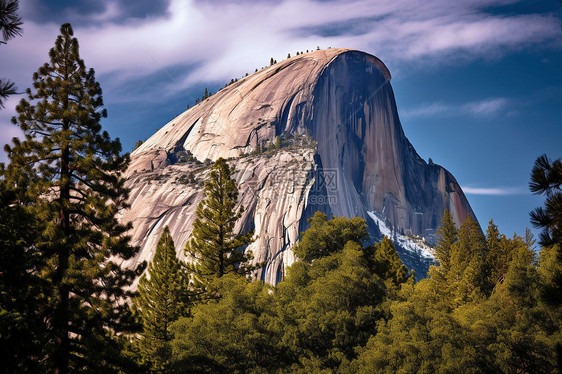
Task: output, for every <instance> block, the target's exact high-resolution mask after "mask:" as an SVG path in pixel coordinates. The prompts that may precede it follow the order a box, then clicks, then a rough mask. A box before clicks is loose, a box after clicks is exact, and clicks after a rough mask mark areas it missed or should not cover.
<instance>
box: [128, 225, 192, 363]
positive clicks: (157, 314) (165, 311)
mask: <svg viewBox="0 0 562 374" xmlns="http://www.w3.org/2000/svg"><path fill="white" fill-rule="evenodd" d="M189 304H190V295H189V275H188V273H187V268H186V266H185V265H184V264H183V263H181V262H180V261H179V260H178V259H177V257H176V249H175V246H174V241H173V240H172V236H171V235H170V230H169V228H168V226H166V227H165V228H164V231H163V232H162V236H161V237H160V240H159V241H158V245H157V246H156V252H155V253H154V257H153V258H152V261H151V263H150V265H149V267H148V274H145V275H143V276H142V277H141V279H140V281H139V287H138V296H137V297H136V298H135V299H134V305H135V308H136V310H137V313H138V315H139V317H140V319H141V321H142V325H143V332H142V334H141V335H142V337H141V340H140V349H141V352H140V354H141V356H142V358H143V359H144V361H147V362H148V363H149V364H150V366H151V368H152V369H153V370H155V371H168V370H169V368H170V361H171V357H172V356H171V354H172V352H171V345H170V341H171V331H170V325H171V324H172V322H175V321H176V320H177V319H178V318H179V317H180V316H186V315H187V314H188V312H189V306H190V305H189Z"/></svg>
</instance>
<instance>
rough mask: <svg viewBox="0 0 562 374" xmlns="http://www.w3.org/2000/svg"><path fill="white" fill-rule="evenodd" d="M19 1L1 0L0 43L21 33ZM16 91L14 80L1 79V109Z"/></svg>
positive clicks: (4, 42)
mask: <svg viewBox="0 0 562 374" xmlns="http://www.w3.org/2000/svg"><path fill="white" fill-rule="evenodd" d="M18 7H19V3H18V0H0V31H1V32H2V40H0V45H2V44H6V41H8V40H9V39H12V38H14V37H16V36H17V35H21V32H22V30H21V25H22V21H21V17H19V16H18V14H17V11H18ZM15 93H16V88H15V86H14V83H13V82H10V81H9V80H5V79H0V109H2V108H4V102H5V100H6V99H7V98H8V96H9V95H13V94H15Z"/></svg>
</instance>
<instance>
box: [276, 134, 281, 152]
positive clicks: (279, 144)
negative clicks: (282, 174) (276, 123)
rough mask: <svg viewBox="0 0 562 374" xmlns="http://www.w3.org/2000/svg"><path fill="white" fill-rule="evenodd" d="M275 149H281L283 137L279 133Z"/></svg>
mask: <svg viewBox="0 0 562 374" xmlns="http://www.w3.org/2000/svg"><path fill="white" fill-rule="evenodd" d="M275 149H281V138H280V137H279V135H277V136H276V137H275Z"/></svg>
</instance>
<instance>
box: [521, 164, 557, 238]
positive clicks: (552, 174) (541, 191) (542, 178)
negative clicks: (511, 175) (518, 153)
mask: <svg viewBox="0 0 562 374" xmlns="http://www.w3.org/2000/svg"><path fill="white" fill-rule="evenodd" d="M529 187H530V189H531V192H533V193H534V194H538V195H545V196H546V201H545V204H544V205H545V206H544V208H543V207H539V208H536V209H535V210H534V211H532V212H531V222H532V223H533V225H535V226H536V227H539V228H542V230H543V231H542V233H541V234H540V237H539V238H540V241H539V243H540V244H541V245H542V246H544V247H548V246H551V245H554V244H562V159H558V160H555V161H550V160H549V158H548V157H547V156H546V155H542V156H540V157H539V158H537V160H536V161H535V166H534V167H533V170H532V172H531V182H530V183H529Z"/></svg>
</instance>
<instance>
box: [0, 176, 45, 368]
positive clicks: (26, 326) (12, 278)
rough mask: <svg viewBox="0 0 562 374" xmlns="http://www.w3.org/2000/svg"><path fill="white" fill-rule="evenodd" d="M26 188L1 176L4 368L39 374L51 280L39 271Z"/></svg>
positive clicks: (0, 297) (0, 347)
mask: <svg viewBox="0 0 562 374" xmlns="http://www.w3.org/2000/svg"><path fill="white" fill-rule="evenodd" d="M22 192H25V188H24V187H22V186H19V187H15V188H14V187H13V186H9V184H8V183H6V181H5V180H2V179H0V352H1V357H2V369H0V372H6V373H8V372H11V373H16V372H39V371H41V370H40V368H41V366H40V363H39V362H37V360H36V357H38V356H40V354H41V348H42V347H41V342H42V340H43V338H44V328H45V327H44V325H43V321H42V316H41V312H42V308H41V305H43V303H44V301H45V299H44V297H43V291H44V290H45V289H46V286H47V285H46V284H44V282H43V281H42V280H41V278H40V277H39V275H38V273H37V272H38V270H39V268H40V266H41V258H40V253H39V252H38V251H37V250H36V248H34V245H33V243H34V242H35V241H36V239H37V235H36V233H37V230H38V227H37V226H38V224H39V223H38V222H37V221H36V220H35V218H34V216H33V214H32V213H31V212H30V211H29V210H27V209H25V207H24V206H23V204H21V203H22V201H21V199H22V198H25V196H22Z"/></svg>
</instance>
